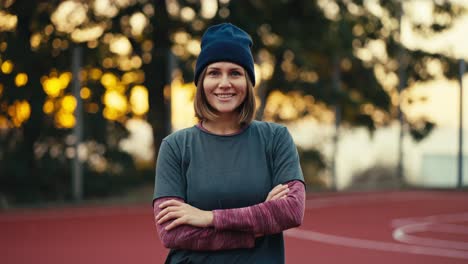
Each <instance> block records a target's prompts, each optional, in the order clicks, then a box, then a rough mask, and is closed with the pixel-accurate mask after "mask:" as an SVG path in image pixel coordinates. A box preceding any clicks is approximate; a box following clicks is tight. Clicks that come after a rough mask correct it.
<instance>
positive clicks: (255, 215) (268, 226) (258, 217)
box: [213, 181, 305, 234]
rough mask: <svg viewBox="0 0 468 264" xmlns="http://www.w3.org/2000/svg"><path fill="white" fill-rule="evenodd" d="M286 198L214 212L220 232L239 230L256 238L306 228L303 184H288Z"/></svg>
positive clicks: (215, 223) (217, 228) (216, 227)
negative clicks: (303, 223) (261, 235)
mask: <svg viewBox="0 0 468 264" xmlns="http://www.w3.org/2000/svg"><path fill="white" fill-rule="evenodd" d="M288 187H289V193H288V195H287V197H286V198H283V199H278V200H273V201H268V202H263V203H260V204H257V205H253V206H249V207H243V208H234V209H223V210H214V211H213V214H214V220H213V225H214V227H215V229H216V230H219V231H221V230H236V231H244V232H251V233H255V234H276V233H279V232H281V231H283V230H286V229H289V228H292V227H297V226H299V225H301V224H302V220H303V218H304V207H305V188H304V185H303V183H302V182H300V181H291V182H289V183H288Z"/></svg>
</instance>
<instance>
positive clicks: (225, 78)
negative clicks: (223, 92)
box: [218, 75, 232, 88]
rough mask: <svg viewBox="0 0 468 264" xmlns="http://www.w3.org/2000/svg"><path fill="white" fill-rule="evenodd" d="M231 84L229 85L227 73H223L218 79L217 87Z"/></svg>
mask: <svg viewBox="0 0 468 264" xmlns="http://www.w3.org/2000/svg"><path fill="white" fill-rule="evenodd" d="M231 86H232V85H231V82H230V81H229V76H227V75H223V76H222V77H221V80H219V85H218V87H219V88H230V87H231Z"/></svg>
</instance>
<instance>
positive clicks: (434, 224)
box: [392, 213, 468, 250]
mask: <svg viewBox="0 0 468 264" xmlns="http://www.w3.org/2000/svg"><path fill="white" fill-rule="evenodd" d="M462 222H468V213H461V214H450V215H432V216H427V217H423V218H419V219H418V218H412V221H408V220H406V224H402V223H404V222H399V223H400V226H398V227H397V228H396V229H395V230H394V231H393V234H392V236H393V238H394V239H395V240H397V241H400V242H404V243H408V244H416V245H424V246H432V247H440V248H452V249H462V250H468V243H467V242H461V241H451V240H443V239H435V238H431V237H419V236H416V235H410V234H411V233H418V232H438V233H452V234H459V235H462V234H463V235H466V234H468V227H466V226H462V225H454V224H453V223H462Z"/></svg>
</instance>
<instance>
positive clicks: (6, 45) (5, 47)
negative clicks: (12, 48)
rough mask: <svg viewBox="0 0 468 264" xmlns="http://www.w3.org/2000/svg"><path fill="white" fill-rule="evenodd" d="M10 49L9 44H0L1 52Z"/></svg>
mask: <svg viewBox="0 0 468 264" xmlns="http://www.w3.org/2000/svg"><path fill="white" fill-rule="evenodd" d="M7 48H8V43H7V42H2V43H1V44H0V51H1V52H5V50H6V49H7Z"/></svg>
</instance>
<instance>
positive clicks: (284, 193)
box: [271, 189, 289, 200]
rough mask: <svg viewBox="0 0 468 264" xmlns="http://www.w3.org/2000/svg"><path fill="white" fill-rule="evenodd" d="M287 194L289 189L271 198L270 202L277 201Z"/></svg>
mask: <svg viewBox="0 0 468 264" xmlns="http://www.w3.org/2000/svg"><path fill="white" fill-rule="evenodd" d="M288 193H289V189H285V190H283V191H281V192H279V193H277V194H275V195H273V196H272V197H271V200H277V199H279V198H281V197H283V196H286V195H287V194H288Z"/></svg>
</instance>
